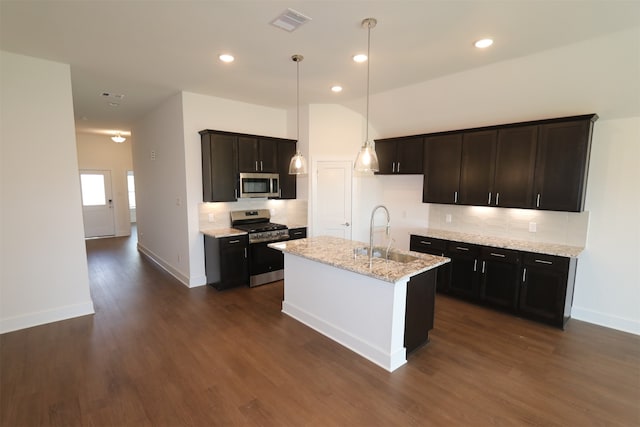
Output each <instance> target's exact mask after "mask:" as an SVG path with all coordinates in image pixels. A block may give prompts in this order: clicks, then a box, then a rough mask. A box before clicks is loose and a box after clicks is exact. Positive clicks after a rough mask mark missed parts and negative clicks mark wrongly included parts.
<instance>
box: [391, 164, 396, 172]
mask: <svg viewBox="0 0 640 427" xmlns="http://www.w3.org/2000/svg"><path fill="white" fill-rule="evenodd" d="M391 172H393V173H395V172H396V162H391Z"/></svg>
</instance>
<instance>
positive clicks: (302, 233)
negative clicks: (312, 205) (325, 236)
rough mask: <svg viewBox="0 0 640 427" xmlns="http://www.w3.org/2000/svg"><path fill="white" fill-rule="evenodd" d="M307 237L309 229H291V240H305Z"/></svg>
mask: <svg viewBox="0 0 640 427" xmlns="http://www.w3.org/2000/svg"><path fill="white" fill-rule="evenodd" d="M305 237H307V227H298V228H290V229H289V240H296V239H304V238H305Z"/></svg>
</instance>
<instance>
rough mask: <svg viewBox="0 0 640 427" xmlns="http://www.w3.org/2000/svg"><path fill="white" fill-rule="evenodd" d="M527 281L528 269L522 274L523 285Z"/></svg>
mask: <svg viewBox="0 0 640 427" xmlns="http://www.w3.org/2000/svg"><path fill="white" fill-rule="evenodd" d="M526 281H527V268H526V267H525V269H524V271H523V272H522V283H523V284H524V283H525V282H526Z"/></svg>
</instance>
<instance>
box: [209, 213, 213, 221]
mask: <svg viewBox="0 0 640 427" xmlns="http://www.w3.org/2000/svg"><path fill="white" fill-rule="evenodd" d="M209 222H213V214H212V213H210V214H209Z"/></svg>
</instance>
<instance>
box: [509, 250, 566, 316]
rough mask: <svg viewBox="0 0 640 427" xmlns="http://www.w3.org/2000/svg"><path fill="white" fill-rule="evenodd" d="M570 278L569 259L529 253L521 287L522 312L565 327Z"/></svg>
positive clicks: (525, 262)
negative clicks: (566, 298)
mask: <svg viewBox="0 0 640 427" xmlns="http://www.w3.org/2000/svg"><path fill="white" fill-rule="evenodd" d="M568 277H569V259H568V258H564V257H554V256H549V255H539V254H532V253H526V254H525V255H524V263H523V272H522V285H521V288H520V305H519V311H520V313H521V314H523V315H525V316H527V317H532V318H534V319H536V320H542V321H546V322H548V323H551V324H553V325H556V326H562V324H563V317H564V308H565V296H566V292H567V282H568Z"/></svg>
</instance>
